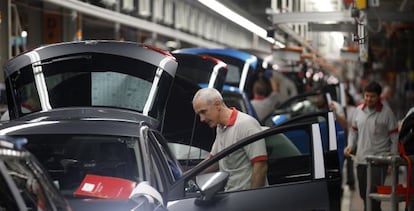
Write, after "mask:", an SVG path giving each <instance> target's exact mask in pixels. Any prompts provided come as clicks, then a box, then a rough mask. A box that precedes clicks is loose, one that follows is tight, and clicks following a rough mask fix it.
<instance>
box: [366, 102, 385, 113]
mask: <svg viewBox="0 0 414 211" xmlns="http://www.w3.org/2000/svg"><path fill="white" fill-rule="evenodd" d="M366 107H367V104H366V103H364V104H362V110H364V109H365V108H366ZM382 107H384V105H383V104H382V103H381V102H378V103H377V106H376V107H375V110H376V111H378V112H381V111H382Z"/></svg>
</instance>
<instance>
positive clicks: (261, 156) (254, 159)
mask: <svg viewBox="0 0 414 211" xmlns="http://www.w3.org/2000/svg"><path fill="white" fill-rule="evenodd" d="M264 160H267V155H260V156H257V157H255V158H253V159H252V160H251V161H250V162H252V163H256V162H259V161H264Z"/></svg>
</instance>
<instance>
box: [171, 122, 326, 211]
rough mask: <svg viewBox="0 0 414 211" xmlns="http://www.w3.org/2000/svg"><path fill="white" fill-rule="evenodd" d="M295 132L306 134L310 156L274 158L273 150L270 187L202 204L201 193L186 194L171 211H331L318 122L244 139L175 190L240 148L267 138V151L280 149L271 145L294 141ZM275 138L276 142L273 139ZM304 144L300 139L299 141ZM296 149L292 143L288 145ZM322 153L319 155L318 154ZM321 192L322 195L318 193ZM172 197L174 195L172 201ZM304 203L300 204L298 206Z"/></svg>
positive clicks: (223, 195) (228, 194) (295, 154)
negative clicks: (291, 137) (289, 136)
mask: <svg viewBox="0 0 414 211" xmlns="http://www.w3.org/2000/svg"><path fill="white" fill-rule="evenodd" d="M293 131H296V132H298V131H300V132H303V133H305V134H306V137H307V138H305V139H303V138H302V141H303V142H308V143H306V144H305V146H307V147H308V148H309V149H307V152H306V153H301V152H300V151H299V150H297V149H296V150H291V152H290V154H283V155H279V156H277V155H276V156H274V155H273V151H268V155H270V156H269V160H268V165H269V166H268V182H269V186H266V187H263V188H257V189H249V190H242V191H234V192H219V193H218V194H216V195H215V196H214V198H213V200H211V201H207V202H205V201H204V203H198V202H197V201H199V200H198V199H197V195H198V196H201V194H200V193H198V194H195V195H196V196H194V193H191V196H190V195H189V194H188V193H186V194H185V196H182V197H176V198H175V199H178V200H174V201H170V202H169V205H168V209H169V210H185V209H189V208H190V209H189V210H275V208H276V209H278V210H329V206H330V202H329V188H328V186H329V185H328V180H327V178H326V177H325V175H326V174H325V164H324V161H323V159H324V158H323V157H324V155H323V150H322V140H321V136H320V129H319V125H318V123H317V122H315V124H310V123H309V122H307V123H303V124H292V125H288V126H283V127H274V128H270V129H267V130H265V131H263V132H260V133H258V134H255V135H252V136H250V137H249V138H245V139H243V140H240V142H239V143H237V144H235V145H232V146H231V147H228V148H226V149H224V150H223V151H221V152H220V153H218V154H217V155H216V156H215V157H213V158H212V159H210V160H209V161H207V162H205V163H203V164H202V165H200V166H198V167H196V168H195V169H193V170H192V171H191V172H190V173H189V174H187V175H186V176H184V178H183V179H182V180H184V181H185V182H181V183H180V184H181V185H176V186H175V187H173V188H172V189H173V190H172V192H174V193H178V192H177V191H174V189H175V188H184V187H183V185H184V184H188V181H191V178H193V177H194V176H195V175H197V174H198V173H199V172H201V171H202V170H203V169H205V168H207V166H209V165H211V164H213V163H215V162H216V161H218V160H219V159H221V158H223V157H225V156H226V155H228V154H230V153H232V152H234V151H236V150H237V149H239V148H241V147H243V146H245V145H248V144H250V143H252V142H254V141H255V140H256V141H257V140H260V139H262V138H265V139H266V142H267V149H268V150H269V148H270V149H273V148H275V149H276V146H281V145H280V144H273V145H271V142H272V140H273V141H274V142H289V141H291V140H290V139H289V138H288V136H286V135H285V134H287V133H289V132H291V133H292V132H293ZM272 137H273V139H272ZM297 141H300V140H297ZM284 145H286V146H289V147H291V146H293V147H294V145H292V143H291V142H290V144H284ZM315 152H316V153H318V155H315V154H314V153H315ZM315 193H318V194H315ZM171 198H172V196H171V195H170V199H171ZM180 198H181V199H180ZM298 202H300V203H298Z"/></svg>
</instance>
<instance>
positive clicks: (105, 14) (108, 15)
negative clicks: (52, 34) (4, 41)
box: [43, 0, 225, 48]
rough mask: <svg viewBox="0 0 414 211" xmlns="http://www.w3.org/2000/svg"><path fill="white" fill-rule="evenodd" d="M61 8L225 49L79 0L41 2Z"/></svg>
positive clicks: (195, 43)
mask: <svg viewBox="0 0 414 211" xmlns="http://www.w3.org/2000/svg"><path fill="white" fill-rule="evenodd" d="M43 1H44V2H49V3H52V4H55V5H59V6H61V7H65V8H68V9H71V10H74V11H77V12H80V13H83V14H86V15H90V16H94V17H97V18H100V19H103V20H107V21H111V22H114V23H120V24H122V25H125V26H130V27H133V28H137V29H143V30H146V31H150V32H155V33H157V34H161V35H164V36H167V37H171V38H175V39H177V40H182V41H185V42H188V43H192V44H194V45H197V46H202V47H217V48H219V47H225V46H223V45H220V44H218V43H215V42H210V41H207V40H204V39H202V38H199V37H196V36H192V35H190V34H187V33H184V32H181V31H179V30H175V29H172V28H169V27H166V26H163V25H160V24H156V23H153V22H150V21H146V20H143V19H139V18H135V17H133V16H130V15H125V14H122V13H118V12H115V11H111V10H108V9H105V8H102V7H98V6H95V5H91V4H88V3H85V2H81V1H79V0H64V1H62V0H43Z"/></svg>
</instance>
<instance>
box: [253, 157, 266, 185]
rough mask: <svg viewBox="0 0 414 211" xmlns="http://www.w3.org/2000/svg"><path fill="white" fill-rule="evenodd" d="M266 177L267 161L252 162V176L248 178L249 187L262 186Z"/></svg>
mask: <svg viewBox="0 0 414 211" xmlns="http://www.w3.org/2000/svg"><path fill="white" fill-rule="evenodd" d="M266 178H267V161H266V160H263V161H257V162H255V163H253V172H252V178H251V180H250V184H251V188H257V187H263V186H265V185H266Z"/></svg>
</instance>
